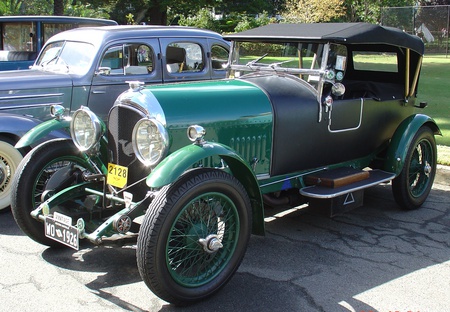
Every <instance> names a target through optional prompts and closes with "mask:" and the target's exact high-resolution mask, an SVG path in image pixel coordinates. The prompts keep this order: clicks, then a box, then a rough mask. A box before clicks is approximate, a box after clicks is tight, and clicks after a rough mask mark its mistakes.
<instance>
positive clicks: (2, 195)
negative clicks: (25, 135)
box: [0, 138, 23, 210]
mask: <svg viewBox="0 0 450 312" xmlns="http://www.w3.org/2000/svg"><path fill="white" fill-rule="evenodd" d="M0 140H1V141H0V210H2V209H5V208H7V207H9V205H10V203H11V184H12V180H13V177H14V174H15V173H16V171H17V167H18V166H19V163H20V161H21V160H22V158H23V156H22V154H21V153H20V152H19V151H18V150H17V149H15V148H14V143H13V142H12V141H11V140H5V139H4V138H1V139H0Z"/></svg>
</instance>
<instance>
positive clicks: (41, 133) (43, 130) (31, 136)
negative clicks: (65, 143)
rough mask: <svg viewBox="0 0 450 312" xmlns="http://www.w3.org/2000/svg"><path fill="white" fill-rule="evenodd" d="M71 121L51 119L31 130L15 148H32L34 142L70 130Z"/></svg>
mask: <svg viewBox="0 0 450 312" xmlns="http://www.w3.org/2000/svg"><path fill="white" fill-rule="evenodd" d="M69 126H70V119H51V120H47V121H44V122H43V123H41V124H39V125H37V126H36V127H34V128H32V129H30V130H29V131H28V132H27V133H25V134H24V136H23V137H22V138H21V139H20V140H19V141H18V142H17V143H16V145H15V146H14V147H15V148H22V147H26V146H30V145H31V144H33V143H34V142H36V141H38V140H40V139H42V138H44V137H45V136H47V135H48V134H49V133H50V132H52V131H54V130H59V129H63V128H69Z"/></svg>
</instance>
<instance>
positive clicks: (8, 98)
mask: <svg viewBox="0 0 450 312" xmlns="http://www.w3.org/2000/svg"><path fill="white" fill-rule="evenodd" d="M63 95H64V93H53V94H52V93H49V94H33V95H12V96H11V95H10V96H2V97H0V101H2V100H14V99H32V98H43V97H52V96H63Z"/></svg>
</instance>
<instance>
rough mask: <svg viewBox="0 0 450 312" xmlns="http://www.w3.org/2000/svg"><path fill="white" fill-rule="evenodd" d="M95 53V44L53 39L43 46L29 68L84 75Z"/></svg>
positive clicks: (90, 65) (89, 67)
mask: <svg viewBox="0 0 450 312" xmlns="http://www.w3.org/2000/svg"><path fill="white" fill-rule="evenodd" d="M55 49H58V50H55ZM52 50H53V51H52ZM95 55H96V53H95V46H94V45H92V44H91V43H88V42H83V41H69V40H61V41H53V42H49V43H47V44H46V45H45V46H44V48H43V49H42V51H41V53H39V57H38V58H37V59H36V61H35V63H34V65H33V66H32V67H31V68H32V69H38V70H42V71H46V72H54V73H66V74H74V75H85V74H86V73H87V72H88V71H89V70H90V69H91V67H92V64H93V62H94V59H95Z"/></svg>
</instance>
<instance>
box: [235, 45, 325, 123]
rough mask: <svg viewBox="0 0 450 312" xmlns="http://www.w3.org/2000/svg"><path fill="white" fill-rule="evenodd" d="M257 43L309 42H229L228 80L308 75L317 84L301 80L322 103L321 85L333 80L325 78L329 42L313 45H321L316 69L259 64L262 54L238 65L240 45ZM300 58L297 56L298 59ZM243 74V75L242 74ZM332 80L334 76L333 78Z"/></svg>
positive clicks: (280, 63) (312, 64)
mask: <svg viewBox="0 0 450 312" xmlns="http://www.w3.org/2000/svg"><path fill="white" fill-rule="evenodd" d="M249 42H250V43H258V44H284V45H287V44H291V43H295V44H298V45H300V44H309V43H310V42H305V41H298V42H297V41H291V40H286V41H279V40H277V41H271V40H267V41H255V42H252V41H232V42H231V48H230V51H231V53H230V57H229V60H228V76H227V77H228V78H240V77H245V76H246V75H254V74H255V73H256V74H258V73H265V74H267V73H273V74H288V75H295V76H297V77H302V75H310V76H315V77H318V78H317V79H316V80H315V82H317V85H315V86H314V85H312V84H311V83H310V82H309V81H308V80H305V79H302V80H303V81H304V82H305V83H307V84H308V85H309V86H310V87H311V88H310V89H311V90H313V91H314V93H315V95H316V97H317V101H318V102H319V104H321V102H322V100H321V99H322V92H323V85H324V83H325V82H327V81H328V82H331V83H333V82H334V79H327V77H330V75H329V73H330V71H329V70H328V69H327V64H328V57H329V52H330V47H331V45H332V44H331V43H330V42H320V43H317V42H316V43H314V44H316V45H317V44H319V45H322V54H321V55H320V56H321V61H320V63H319V64H317V63H316V65H317V66H318V67H316V68H292V67H282V66H280V65H283V63H286V62H274V63H265V64H264V63H260V62H259V61H261V60H263V59H264V57H266V56H267V54H262V55H260V56H259V57H255V58H254V59H253V60H251V61H248V62H246V63H245V64H243V63H241V64H239V60H240V58H241V53H240V52H241V51H240V49H241V48H240V47H241V44H242V43H249ZM301 57H302V56H299V57H298V58H299V59H300V58H301ZM315 61H316V60H313V61H312V63H311V67H314V65H315V63H314V62H315ZM242 73H244V74H242ZM333 78H334V76H333ZM319 106H320V116H321V110H322V105H319Z"/></svg>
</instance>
